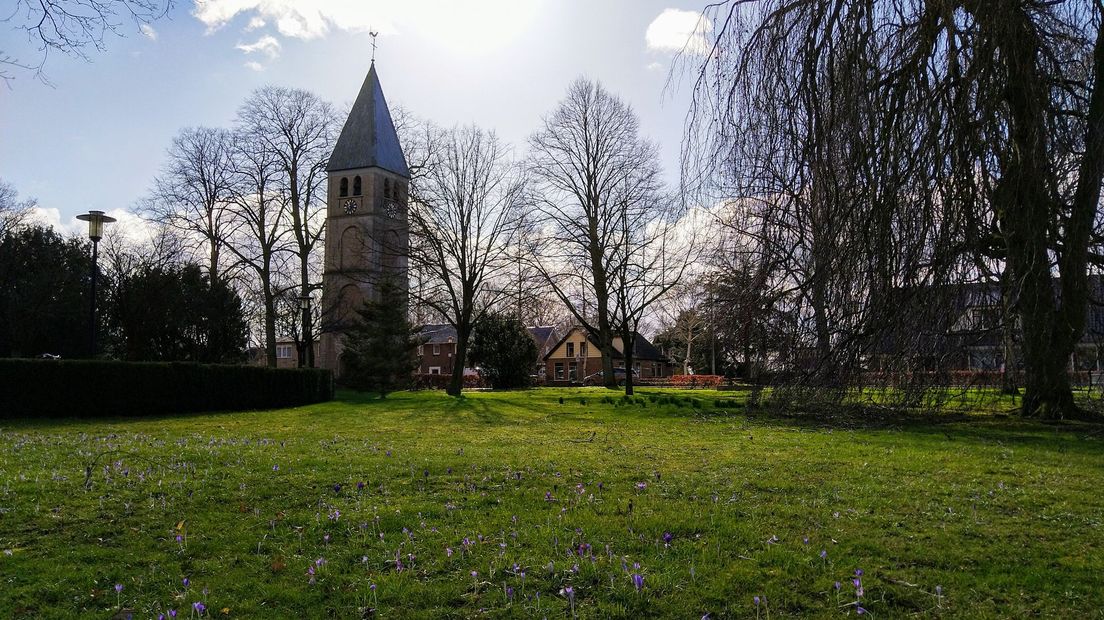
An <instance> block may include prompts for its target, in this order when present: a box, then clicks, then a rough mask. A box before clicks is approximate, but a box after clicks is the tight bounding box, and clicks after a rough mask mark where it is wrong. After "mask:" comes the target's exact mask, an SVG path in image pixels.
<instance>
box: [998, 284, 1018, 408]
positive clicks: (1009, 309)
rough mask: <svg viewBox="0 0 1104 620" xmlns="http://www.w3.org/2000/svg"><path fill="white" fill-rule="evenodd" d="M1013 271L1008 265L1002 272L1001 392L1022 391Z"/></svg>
mask: <svg viewBox="0 0 1104 620" xmlns="http://www.w3.org/2000/svg"><path fill="white" fill-rule="evenodd" d="M1011 279H1012V271H1011V269H1009V267H1008V266H1007V265H1006V266H1005V268H1004V272H1003V273H1001V282H1000V295H1001V349H1002V353H1001V355H1002V357H1003V358H1004V363H1003V364H1002V365H1001V393H1003V394H1014V395H1018V394H1019V393H1020V386H1019V384H1018V383H1017V381H1016V339H1015V334H1016V312H1015V310H1014V309H1013V303H1012V302H1013V298H1012V291H1011Z"/></svg>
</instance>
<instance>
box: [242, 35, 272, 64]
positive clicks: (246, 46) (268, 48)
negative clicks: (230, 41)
mask: <svg viewBox="0 0 1104 620" xmlns="http://www.w3.org/2000/svg"><path fill="white" fill-rule="evenodd" d="M234 47H235V48H237V49H240V50H241V51H243V52H245V53H246V54H252V53H254V52H257V53H261V54H264V55H265V56H268V57H269V58H276V57H277V56H279V55H280V42H279V41H277V40H276V37H274V36H272V35H270V34H269V35H265V36H263V37H261V38H259V39H257V40H256V41H255V42H253V43H238V44H237V45H235V46H234Z"/></svg>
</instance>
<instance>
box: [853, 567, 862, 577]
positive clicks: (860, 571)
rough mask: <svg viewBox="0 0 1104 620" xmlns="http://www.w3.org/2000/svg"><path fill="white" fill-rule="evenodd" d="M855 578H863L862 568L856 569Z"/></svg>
mask: <svg viewBox="0 0 1104 620" xmlns="http://www.w3.org/2000/svg"><path fill="white" fill-rule="evenodd" d="M855 576H856V577H862V576H863V569H861V568H856V569H855Z"/></svg>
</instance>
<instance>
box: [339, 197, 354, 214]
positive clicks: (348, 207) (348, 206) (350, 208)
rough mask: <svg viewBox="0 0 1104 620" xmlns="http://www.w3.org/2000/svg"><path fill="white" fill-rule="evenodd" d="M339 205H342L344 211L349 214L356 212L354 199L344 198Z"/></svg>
mask: <svg viewBox="0 0 1104 620" xmlns="http://www.w3.org/2000/svg"><path fill="white" fill-rule="evenodd" d="M341 206H342V207H344V209H345V213H348V214H350V215H352V214H353V213H356V210H357V203H356V201H355V200H346V201H345V202H344V204H342V205H341Z"/></svg>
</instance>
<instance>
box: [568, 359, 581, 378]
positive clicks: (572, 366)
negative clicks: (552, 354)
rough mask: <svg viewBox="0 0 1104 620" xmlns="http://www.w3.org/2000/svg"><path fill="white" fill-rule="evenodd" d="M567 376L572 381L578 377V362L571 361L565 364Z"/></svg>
mask: <svg viewBox="0 0 1104 620" xmlns="http://www.w3.org/2000/svg"><path fill="white" fill-rule="evenodd" d="M567 378H568V379H570V380H572V381H575V380H576V379H578V378H579V362H571V363H569V364H568V365H567Z"/></svg>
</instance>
